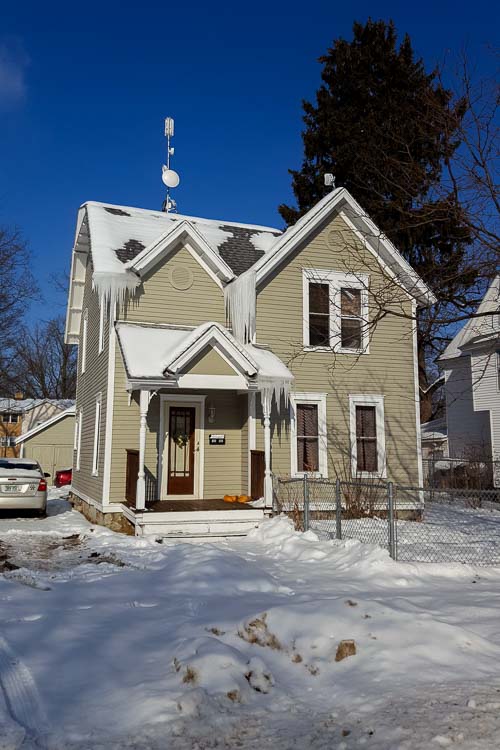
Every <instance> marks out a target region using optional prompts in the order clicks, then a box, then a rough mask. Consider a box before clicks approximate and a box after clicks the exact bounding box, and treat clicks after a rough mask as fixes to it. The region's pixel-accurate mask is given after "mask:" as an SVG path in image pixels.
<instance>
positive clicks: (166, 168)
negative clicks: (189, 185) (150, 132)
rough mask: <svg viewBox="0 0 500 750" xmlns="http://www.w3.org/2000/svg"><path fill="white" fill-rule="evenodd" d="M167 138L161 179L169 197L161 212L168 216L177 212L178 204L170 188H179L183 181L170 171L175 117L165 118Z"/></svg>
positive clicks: (166, 197)
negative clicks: (165, 159) (171, 141)
mask: <svg viewBox="0 0 500 750" xmlns="http://www.w3.org/2000/svg"><path fill="white" fill-rule="evenodd" d="M165 137H166V139H167V163H166V164H163V166H162V168H161V170H162V174H161V179H162V181H163V184H164V185H166V187H167V195H166V196H165V200H164V201H163V205H162V207H161V210H162V211H165V213H167V214H168V213H170V212H171V211H172V212H174V213H175V212H176V211H177V203H176V202H175V201H174V199H173V198H171V197H170V188H175V187H177V185H178V184H179V182H180V181H181V179H180V177H179V175H178V174H177V172H174V170H173V169H170V157H171V156H173V155H174V147H173V146H171V145H170V139H171V138H173V137H174V118H173V117H165Z"/></svg>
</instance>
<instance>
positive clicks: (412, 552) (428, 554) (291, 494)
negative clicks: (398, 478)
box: [274, 475, 500, 565]
mask: <svg viewBox="0 0 500 750" xmlns="http://www.w3.org/2000/svg"><path fill="white" fill-rule="evenodd" d="M274 510H275V512H277V513H286V514H287V515H289V516H290V517H291V518H292V519H293V521H294V523H295V526H296V528H298V529H301V530H308V529H312V530H314V531H315V532H316V533H317V534H318V535H319V536H320V537H323V538H327V539H334V538H337V539H358V540H359V541H361V542H365V543H368V544H376V545H379V546H380V547H385V548H386V549H388V550H389V553H390V555H391V556H392V557H393V558H394V559H399V560H407V561H418V562H459V563H471V564H475V565H500V491H498V490H473V489H467V490H457V489H439V490H438V489H436V488H432V489H429V488H423V487H404V486H401V485H396V484H393V483H392V482H378V481H373V482H371V481H354V482H347V481H341V480H339V479H337V480H329V479H320V478H316V477H308V476H307V475H306V476H304V477H301V478H300V479H283V478H279V477H275V480H274Z"/></svg>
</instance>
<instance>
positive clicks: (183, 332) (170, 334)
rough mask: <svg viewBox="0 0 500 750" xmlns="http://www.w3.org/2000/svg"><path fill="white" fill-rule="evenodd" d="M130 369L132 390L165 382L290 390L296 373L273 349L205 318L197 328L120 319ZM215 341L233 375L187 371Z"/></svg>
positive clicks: (120, 337)
mask: <svg viewBox="0 0 500 750" xmlns="http://www.w3.org/2000/svg"><path fill="white" fill-rule="evenodd" d="M115 327H116V333H117V336H118V341H119V344H120V349H121V353H122V357H123V361H124V364H125V369H126V373H127V381H128V382H127V387H128V389H129V390H133V389H137V388H144V389H148V388H149V389H153V388H154V389H157V388H161V387H170V388H172V387H174V388H175V387H196V386H195V385H194V384H195V383H196V382H199V387H204V388H206V387H212V388H244V389H245V388H246V389H249V390H269V391H273V392H274V393H279V392H280V391H281V392H285V394H286V393H287V392H288V389H289V387H290V384H291V383H292V381H293V374H292V373H291V372H290V370H289V369H288V367H287V366H286V365H285V364H284V362H282V360H281V359H280V358H279V357H277V356H276V355H275V354H274V353H273V352H271V351H270V350H269V349H264V348H262V347H260V346H255V345H254V344H241V343H240V342H238V341H237V340H236V339H235V338H234V336H233V335H232V334H231V333H230V331H228V330H227V328H224V326H222V325H220V323H214V322H208V323H203V324H202V325H200V326H197V327H195V328H192V327H187V326H173V325H168V324H166V325H158V324H156V325H151V324H145V323H127V322H123V321H118V322H117V323H116V324H115ZM207 347H210V348H212V349H214V350H215V351H216V352H217V353H218V354H220V355H221V356H222V357H223V358H224V360H225V361H226V362H227V363H228V365H229V366H230V367H231V368H232V369H233V370H234V377H232V376H229V377H227V376H211V377H210V378H208V377H205V376H203V375H198V376H190V377H191V378H199V381H196V380H193V381H192V384H190V383H191V381H190V380H187V379H186V378H187V377H189V376H186V375H184V374H183V373H184V371H185V370H186V368H188V367H189V363H190V362H191V361H192V360H194V359H195V358H196V357H197V356H198V355H199V354H200V353H201V352H202V351H203V350H204V349H206V348H207Z"/></svg>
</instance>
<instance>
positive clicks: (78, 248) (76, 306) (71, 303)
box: [64, 206, 90, 344]
mask: <svg viewBox="0 0 500 750" xmlns="http://www.w3.org/2000/svg"><path fill="white" fill-rule="evenodd" d="M86 216H87V210H86V208H85V206H81V207H80V209H79V211H78V218H77V222H76V232H75V240H74V243H73V249H72V253H71V272H70V277H69V279H70V280H69V290H68V305H67V308H66V324H65V330H64V343H65V344H78V339H79V334H80V316H81V313H82V305H81V300H76V299H75V298H76V297H77V296H78V295H77V289H78V287H80V286H82V285H83V284H84V283H85V270H86V264H85V263H84V262H83V259H82V255H86V254H87V253H88V249H89V247H90V245H89V243H87V242H80V240H81V239H82V238H81V233H82V226H83V223H84V221H85V219H86ZM82 245H83V246H82ZM82 271H83V276H82ZM82 297H83V295H82Z"/></svg>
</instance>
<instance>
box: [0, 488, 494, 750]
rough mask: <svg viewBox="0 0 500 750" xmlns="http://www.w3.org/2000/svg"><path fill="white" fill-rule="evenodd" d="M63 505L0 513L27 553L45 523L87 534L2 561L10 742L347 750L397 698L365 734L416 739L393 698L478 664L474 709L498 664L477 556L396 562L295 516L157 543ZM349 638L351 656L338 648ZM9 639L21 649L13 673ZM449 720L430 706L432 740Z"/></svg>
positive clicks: (486, 584)
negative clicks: (37, 560)
mask: <svg viewBox="0 0 500 750" xmlns="http://www.w3.org/2000/svg"><path fill="white" fill-rule="evenodd" d="M55 505H56V506H57V511H58V512H57V513H56V514H55V515H53V516H51V517H49V518H48V519H46V521H42V522H35V521H25V522H24V525H23V521H16V522H15V523H14V524H13V528H8V527H6V525H5V522H4V521H0V543H2V541H5V543H8V544H9V545H10V546H11V547H12V548H13V549H15V548H16V544H17V545H18V547H19V555H20V556H21V557H22V555H24V556H25V557H24V558H23V560H25V559H26V554H27V549H29V546H30V545H36V544H40V540H41V538H42V536H43V535H42V534H40V531H42V530H43V533H44V534H46V535H50V534H52V535H53V536H54V538H55V539H59V540H60V541H61V540H62V538H63V537H64V536H67V535H68V534H69V533H73V534H78V535H79V546H76V547H68V550H66V552H64V551H61V553H60V555H59V556H58V557H57V558H56V561H55V562H56V563H57V564H55V563H54V565H53V567H52V568H51V569H50V568H46V567H45V568H43V566H42V568H37V566H36V565H31V567H30V566H29V565H27V564H26V567H24V568H23V567H21V568H20V569H19V570H14V571H12V572H10V573H9V572H8V573H5V574H4V576H3V578H2V577H1V576H0V605H1V623H0V625H1V633H2V636H3V640H0V680H3V682H2V685H3V687H4V694H5V698H6V699H5V701H3V699H2V698H0V716H3V718H2V719H1V720H0V721H3V734H4V736H5V737H8V738H9V740H8V742H7V741H6V740H4V745H2V744H1V742H0V747H4V748H9V750H11V748H16V750H17V748H20V747H21V743H22V742H23V741H24V739H23V738H28V739H29V738H34V737H37V738H42V739H41V740H40V744H41V746H42V747H46V748H57V750H62V748H64V749H65V750H66V748H71V749H73V748H78V749H79V750H83V749H84V748H85V749H90V748H106V750H107V749H108V748H122V747H130V748H132V747H134V748H142V747H148V748H154V749H155V750H156V748H160V747H161V748H164V747H167V746H168V747H172V748H183V747H186V748H188V747H189V748H191V747H193V748H194V747H199V748H201V747H217V746H219V747H236V746H238V747H243V748H247V747H248V748H250V747H259V746H261V743H262V742H263V741H264V739H265V738H266V737H267V738H268V740H269V742H272V744H273V747H275V748H279V749H280V750H281V749H283V750H284V749H285V748H286V749H288V748H291V747H314V748H323V747H325V748H326V747H338V748H342V747H344V748H348V747H354V746H356V747H358V745H359V744H364V743H363V742H358V739H361V740H362V739H363V738H364V742H366V741H367V738H368V732H369V731H372V730H371V727H373V726H374V724H373V717H374V716H375V715H377V712H379V711H382V713H383V712H384V711H385V712H386V713H387V711H389V714H387V715H388V716H389V718H388V719H387V722H389V724H388V728H386V729H387V731H386V730H385V729H384V730H383V731H384V732H385V734H383V733H382V728H380V729H379V730H378V734H377V741H379V742H382V737H385V740H384V742H385V744H384V743H383V742H382V744H378V745H377V744H375V742H374V741H373V742H372V744H371V745H370V746H373V747H377V750H378V748H382V747H383V748H384V750H386V749H387V748H391V747H394V748H396V747H397V748H403V747H417V746H418V745H411V746H410V745H407V746H406V745H404V744H403V743H402V739H401V737H403V734H404V727H403V724H404V721H403V719H402V718H401V717H400V713H401V712H400V713H399V714H398V713H396V715H393V714H390V707H391V705H392V703H393V702H394V701H396V702H398V701H399V702H400V703H401V702H402V705H405V701H406V702H407V703H406V705H409V704H410V703H411V704H412V705H413V704H414V703H415V702H416V701H418V700H420V701H421V700H422V695H425V692H426V691H428V690H429V691H431V692H432V691H436V690H437V686H443V685H444V686H445V693H446V696H448V694H449V693H452V694H454V695H457V694H458V693H457V690H459V689H460V690H463V689H464V688H463V684H464V680H467V681H468V683H469V686H468V687H467V688H466V690H467V692H466V693H464V694H463V696H462V698H461V700H462V701H463V707H464V710H465V708H466V706H467V703H468V702H469V699H472V700H475V699H474V698H471V696H473V695H476V694H478V695H479V693H478V685H479V686H481V685H485V684H489V683H491V682H492V681H493V679H494V677H495V676H496V674H497V664H498V661H499V658H500V637H499V635H498V627H497V617H498V613H497V611H496V605H495V601H494V598H493V597H492V591H494V589H495V587H496V586H498V581H499V580H500V571H495V570H482V571H481V573H480V575H481V576H482V578H481V579H479V577H478V575H477V574H476V572H475V571H474V570H473V569H471V568H469V567H467V566H459V565H455V566H432V565H431V566H425V565H410V564H398V563H395V562H393V561H392V560H391V559H390V558H389V556H388V555H387V554H386V552H385V551H384V550H382V549H380V548H377V547H371V546H369V545H364V544H361V543H360V542H357V541H345V542H336V541H334V542H331V541H330V542H326V541H320V540H319V539H318V537H317V536H316V535H315V534H314V533H313V532H307V533H306V534H303V533H299V532H296V531H294V529H293V526H292V524H291V522H290V521H289V520H288V519H286V518H284V517H281V518H275V519H273V520H270V521H266V522H265V523H263V524H262V525H261V527H260V528H259V529H256V530H254V531H252V532H251V533H250V534H249V535H248V537H247V538H246V539H241V540H232V541H231V542H226V543H220V544H217V545H210V544H204V545H196V544H186V543H172V542H163V543H158V542H157V541H155V540H154V539H148V538H141V539H135V538H133V537H126V536H121V535H117V534H114V533H112V532H110V531H108V530H106V529H103V528H100V527H93V526H91V525H90V524H88V523H87V522H86V521H84V520H83V519H82V517H81V516H80V515H79V514H77V513H75V512H71V511H68V510H65V509H64V507H63V501H62V500H58V501H56V503H55ZM35 527H36V528H35ZM37 549H38V548H37ZM37 554H38V553H37ZM65 554H67V555H68V556H69V557H68V558H67V560H68V561H69V560H71V564H70V565H69V564H68V566H66V567H65V565H64V560H65V559H66V558H65V557H64V555H65ZM75 555H78V556H79V557H78V559H77V560H76V562H75V559H76V558H75ZM23 577H24V578H23ZM25 584H27V585H25ZM343 641H350V642H352V641H354V649H355V654H353V655H350V656H347V658H342V659H340V656H342V655H343V651H342V649H340V651H339V646H340V644H341V643H342V642H343ZM2 648H3V652H2ZM2 653H3V655H4V662H3V663H4V664H5V663H6V662H5V660H7V663H10V664H12V663H13V660H14V661H15V662H16V664H17V665H18V666H17V667H16V669H15V670H14V678H15V679H14V680H12V679H10V682H9V679H7V680H6V678H5V671H4V672H3V673H2V667H1V665H2ZM6 654H7V656H5V655H6ZM16 670H17V671H16ZM18 672H19V674H17V673H18ZM2 674H3V676H2ZM16 674H17V677H16ZM23 675H24V677H23ZM7 678H8V675H7ZM11 678H12V675H11ZM16 680H17V682H16ZM23 680H24V682H23ZM30 680H31V682H30ZM471 681H473V684H474V686H475V692H474V691H473V690H472V688H470V683H471ZM21 684H24V685H26V684H28V685H31V684H32V689H31V693H30V694H29V696H28V697H29V699H30V700H31V702H32V704H33V706H34V707H35V708H36V710H32V711H31V712H30V715H29V716H27V715H26V712H25V713H23V711H22V710H21V709H19V708H17V709H16V705H17V704H16V695H17V696H18V697H19V690H20V685H21ZM16 685H17V687H16ZM6 686H7V687H6ZM457 686H460V688H458V687H457ZM16 690H17V693H16ZM499 695H500V694H499ZM25 698H26V696H25ZM442 699H443V694H442V693H438V695H437V698H436V701H437V702H439V700H442ZM19 700H20V699H19ZM477 700H478V701H479V702H480V703H481V705H482V706H483V707H484V706H485V705H486V703H485V699H484V696H483V694H482V693H481V697H480V698H479V697H478V698H477ZM492 701H493V702H494V694H493V698H491V700H490V701H489V703H491V702H492ZM3 703H4V705H3ZM19 705H21V703H20V704H19ZM22 705H24V704H22ZM478 705H479V704H478ZM476 709H477V707H474V706H472V705H471V706H469V707H468V709H467V710H468V711H469V712H471V711H472V712H473V713H474V712H476V713H477V711H479V709H477V710H476ZM481 710H483V709H481ZM484 711H489V709H484ZM484 711H483V713H484ZM353 712H354V714H355V715H356V719H354V718H351V719H349V721H348V724H349V727H350V729H348V730H347V729H345V727H346V718H345V717H347V716H351V717H352V715H353ZM483 713H481V716H483ZM488 715H489V714H488ZM363 717H364V718H363ZM441 719H442V717H441V716H437V715H436V716H435V717H434V719H433V720H432V721H434V728H435V731H434V733H433V729H432V727H433V724H432V721H431V720H430V719H429V721H422V728H421V731H422V733H423V734H422V737H423V738H424V739H425V738H426V739H425V741H426V742H427V741H429V742H433V743H434V744H436V743H437V745H436V746H439V743H440V742H441V740H439V739H437V740H436V739H435V738H436V737H438V738H439V737H441V738H443V737H444V739H442V742H443V743H446V741H447V738H448V739H449V737H448V735H446V733H445V734H442V732H443V731H444V730H443V729H442V727H441V726H438V725H439V721H440V720H441ZM457 721H458V719H457ZM349 722H350V723H349ZM394 723H396V727H399V729H400V730H401V731H400V732H399V734H398V732H396V735H394V737H395V738H396V739H395V740H394V742H396V740H397V743H399V744H391V743H392V742H393V740H392V739H390V736H392V735H391V734H390V733H391V732H393V730H394ZM400 725H401V726H400ZM355 727H357V729H355ZM401 727H402V728H401ZM499 728H500V720H499ZM0 729H1V727H0ZM460 731H462V730H460ZM342 732H347V734H346V735H345V736H343V735H342ZM401 732H403V734H401ZM429 732H430V734H429ZM0 733H1V732H0ZM393 733H394V732H393ZM425 733H427V734H425ZM459 733H460V732H459ZM462 733H463V732H462ZM350 734H352V741H353V742H354V738H356V742H355V744H352V745H351V744H349V743H350V742H351V740H350V739H349V735H350ZM424 735H425V737H424ZM370 736H371V735H370ZM457 736H458V735H457ZM388 738H389V739H388ZM393 739H394V738H393ZM334 740H335V744H333V743H334ZM389 740H390V741H389ZM6 742H7V744H5V743H6ZM296 742H297V744H295V743H296ZM9 743H10V744H9ZM217 743H220V744H217ZM252 743H255V744H252ZM342 743H344V744H343V745H342ZM434 744H431V745H427V744H422V747H428V746H430V747H433V746H434ZM418 747H420V746H418ZM464 747H468V748H472V747H473V745H472V744H469V745H467V744H465V745H464ZM474 747H475V746H474ZM477 747H480V745H478V746H477ZM484 747H487V746H486V745H485V746H484Z"/></svg>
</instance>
